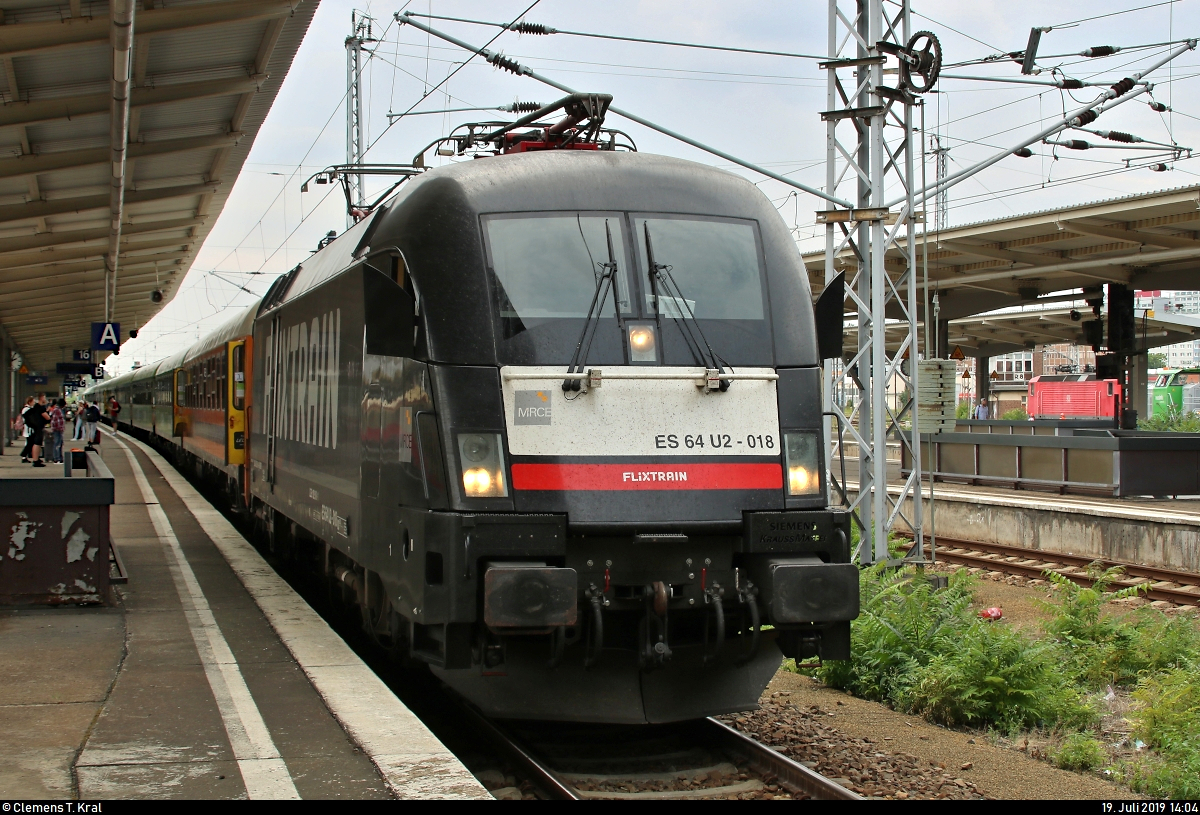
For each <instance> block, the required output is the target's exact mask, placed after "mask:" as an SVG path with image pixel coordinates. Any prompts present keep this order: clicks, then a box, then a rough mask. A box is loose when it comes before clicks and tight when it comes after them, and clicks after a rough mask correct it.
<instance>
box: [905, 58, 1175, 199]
mask: <svg viewBox="0 0 1200 815" xmlns="http://www.w3.org/2000/svg"><path fill="white" fill-rule="evenodd" d="M1196 44H1197V41H1196V40H1190V41H1188V42H1187V43H1186V44H1185V45H1182V46H1180V47H1178V48H1175V49H1173V50H1172V51H1171V52H1170V53H1168V54H1167V55H1166V56H1165V57H1163V58H1162V59H1160V60H1158V61H1157V62H1155V63H1153V64H1152V65H1150V66H1149V67H1148V68H1146V69H1145V70H1142V71H1139V72H1136V73H1134V75H1133V76H1131V77H1127V78H1125V79H1122V80H1121V81H1120V82H1118V83H1116V84H1114V85H1113V87H1112V88H1110V89H1109V90H1108V91H1106V92H1104V93H1103V94H1101V95H1100V97H1098V98H1097V99H1096V100H1095V101H1093V102H1090V103H1088V104H1086V105H1084V106H1083V107H1081V108H1079V109H1077V110H1075V111H1073V112H1072V113H1069V114H1067V115H1066V116H1064V117H1063V118H1062V119H1061V120H1059V121H1057V122H1055V123H1054V124H1053V125H1051V126H1050V127H1048V128H1043V129H1042V131H1041V132H1039V133H1037V134H1036V135H1034V136H1032V137H1030V138H1027V139H1025V140H1023V141H1022V142H1021V143H1020V144H1018V145H1014V146H1013V147H1012V148H1009V149H1008V150H1005V151H1001V152H999V153H997V154H995V155H993V156H991V157H990V158H987V159H984V160H983V161H981V162H978V163H977V164H974V165H972V166H971V167H968V168H966V169H964V170H960V171H959V172H957V173H954V174H952V175H949V176H946V178H943V179H941V180H939V181H937V182H935V184H934V185H933V186H931V187H927V188H926V189H923V190H921V191H920V192H919V193H918V194H919V195H920V196H921V200H927V199H928V197H929V196H930V195H931V194H933V193H936V192H937V191H938V190H940V189H943V188H945V187H948V186H951V185H952V184H955V183H958V182H959V181H962V180H964V179H966V178H970V177H971V176H973V175H975V174H976V173H978V172H980V171H982V170H985V169H987V168H988V167H990V166H992V165H993V164H995V163H997V162H999V161H1002V160H1003V159H1005V158H1007V157H1008V156H1009V155H1012V153H1013V152H1014V151H1016V150H1019V149H1021V148H1022V147H1028V146H1029V145H1031V144H1033V143H1035V142H1038V141H1041V140H1042V139H1044V138H1046V137H1048V136H1052V135H1054V134H1055V133H1058V132H1059V131H1061V130H1064V129H1066V128H1068V127H1074V126H1081V125H1086V124H1090V123H1091V122H1093V121H1095V120H1096V118H1097V117H1098V116H1099V115H1100V114H1102V113H1104V112H1106V111H1108V110H1111V109H1112V108H1114V107H1116V106H1118V105H1122V104H1125V103H1126V102H1128V101H1130V100H1131V99H1134V98H1136V97H1138V96H1140V95H1141V94H1143V93H1145V92H1146V89H1147V86H1146V85H1141V86H1138V85H1137V82H1138V81H1139V80H1141V79H1142V78H1144V77H1145V76H1146V75H1148V74H1150V73H1152V72H1153V71H1155V70H1157V69H1158V68H1161V67H1162V66H1163V65H1166V64H1167V63H1169V62H1170V61H1171V60H1173V59H1175V58H1176V57H1177V56H1179V55H1180V54H1183V53H1186V52H1187V51H1191V50H1194V49H1195V48H1196ZM902 200H904V199H896V200H893V201H890V202H888V203H887V206H889V207H892V206H895V205H896V204H898V203H900V202H901V201H902Z"/></svg>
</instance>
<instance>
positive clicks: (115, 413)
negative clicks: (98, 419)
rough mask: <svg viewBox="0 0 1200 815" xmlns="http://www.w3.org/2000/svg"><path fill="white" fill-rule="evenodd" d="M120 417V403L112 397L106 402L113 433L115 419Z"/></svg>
mask: <svg viewBox="0 0 1200 815" xmlns="http://www.w3.org/2000/svg"><path fill="white" fill-rule="evenodd" d="M120 417H121V403H120V402H118V401H117V397H115V396H114V397H112V399H111V401H110V402H109V403H108V418H109V420H110V421H111V422H112V429H113V432H114V433H115V432H116V430H117V419H119V418H120Z"/></svg>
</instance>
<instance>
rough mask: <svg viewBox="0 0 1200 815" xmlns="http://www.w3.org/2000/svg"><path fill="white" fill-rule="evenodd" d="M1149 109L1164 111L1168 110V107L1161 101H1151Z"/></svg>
mask: <svg viewBox="0 0 1200 815" xmlns="http://www.w3.org/2000/svg"><path fill="white" fill-rule="evenodd" d="M1150 109H1151V110H1153V111H1157V112H1158V113H1166V112H1167V111H1168V110H1170V108H1169V107H1167V106H1166V105H1164V104H1163V103H1162V102H1151V103H1150Z"/></svg>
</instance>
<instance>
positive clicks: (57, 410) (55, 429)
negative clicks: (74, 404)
mask: <svg viewBox="0 0 1200 815" xmlns="http://www.w3.org/2000/svg"><path fill="white" fill-rule="evenodd" d="M66 405H67V403H66V401H65V400H63V399H58V400H56V401H55V402H54V404H52V405H51V406H50V410H49V411H48V412H49V413H50V462H51V463H52V464H62V452H63V431H64V430H66V429H67V417H66V415H65V414H64V413H63V408H64V407H66Z"/></svg>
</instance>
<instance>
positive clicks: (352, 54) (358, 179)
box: [346, 11, 375, 228]
mask: <svg viewBox="0 0 1200 815" xmlns="http://www.w3.org/2000/svg"><path fill="white" fill-rule="evenodd" d="M372 22H374V21H373V20H372V19H371V18H370V17H367V16H366V15H364V14H363V13H362V12H359V11H353V12H351V13H350V24H351V34H350V36H349V37H347V38H346V163H347V164H362V161H363V153H364V152H365V151H366V140H365V139H366V137H365V136H364V134H363V102H362V62H363V59H362V55H363V46H364V45H365V44H366V43H369V42H375V39H374V37H372V36H371V23H372ZM347 189H348V190H349V195H350V200H349V202H348V203H349V204H350V206H349V207H347V210H348V212H347V214H346V226H347V228H349V227H351V226H354V223H355V218H354V214H353V213H352V212H350V211H349V210H352V209H362V208H363V207H364V206H365V203H364V195H365V192H364V190H363V176H362V175H352V176H350V178H349V186H348V187H347Z"/></svg>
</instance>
